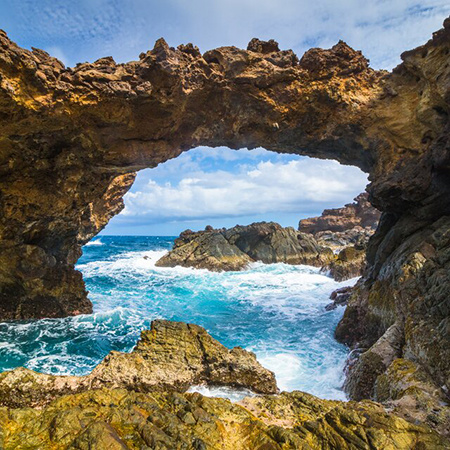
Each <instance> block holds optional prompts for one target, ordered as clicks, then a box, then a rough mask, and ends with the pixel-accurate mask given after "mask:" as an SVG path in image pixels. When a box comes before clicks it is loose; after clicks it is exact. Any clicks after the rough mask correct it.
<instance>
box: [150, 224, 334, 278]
mask: <svg viewBox="0 0 450 450" xmlns="http://www.w3.org/2000/svg"><path fill="white" fill-rule="evenodd" d="M333 260H334V255H333V252H332V251H331V250H330V249H329V248H326V247H321V246H320V245H318V244H317V242H316V241H315V239H314V238H313V237H312V236H310V235H308V234H306V233H300V232H298V231H296V230H294V228H292V227H287V228H283V227H282V226H281V225H279V224H277V223H275V222H256V223H252V224H251V225H247V226H241V225H236V226H235V227H233V228H229V229H225V228H223V229H218V230H216V229H212V228H211V227H207V228H206V229H205V230H204V231H197V232H195V233H194V232H192V231H190V230H186V231H184V232H183V233H181V235H180V237H179V238H178V239H176V240H175V243H174V246H173V249H172V250H171V251H170V252H169V253H168V254H166V255H164V256H163V257H162V258H161V259H159V260H158V261H157V262H156V265H157V266H163V267H164V266H165V267H174V266H184V267H195V268H203V269H209V270H215V271H221V270H240V269H243V268H245V267H246V266H248V264H249V263H251V262H255V261H260V262H263V263H265V264H271V263H279V262H282V263H286V264H307V265H311V266H317V267H322V266H324V265H327V264H328V263H330V262H331V261H333Z"/></svg>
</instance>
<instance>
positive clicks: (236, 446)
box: [0, 389, 448, 450]
mask: <svg viewBox="0 0 450 450" xmlns="http://www.w3.org/2000/svg"><path fill="white" fill-rule="evenodd" d="M0 416H1V418H2V420H1V421H0V434H1V435H2V436H3V442H2V448H4V449H5V450H11V449H15V448H36V449H48V448H52V449H55V450H60V449H61V450H62V449H92V450H103V449H105V450H106V449H110V448H111V449H123V448H128V449H136V450H137V449H143V448H158V449H182V448H186V449H193V450H198V449H209V448H211V449H216V448H217V449H219V448H221V449H229V450H232V449H233V450H241V449H242V450H244V449H257V448H258V449H263V448H264V449H274V450H275V449H292V450H294V449H295V450H299V449H303V450H326V449H330V450H331V449H336V448H339V449H352V450H356V449H366V448H367V449H368V448H370V449H383V450H384V449H387V448H395V449H399V450H401V449H405V450H406V449H407V450H410V449H417V450H418V449H424V450H426V449H430V450H444V449H445V448H447V447H446V446H447V445H448V441H446V440H445V439H444V438H442V437H439V435H437V434H436V433H435V432H433V431H432V430H431V429H430V428H428V427H426V426H423V425H414V424H411V423H408V422H407V421H405V420H403V419H401V418H399V417H397V416H395V415H393V414H387V413H386V412H385V411H384V409H383V408H382V407H381V406H380V405H377V404H376V403H372V402H363V403H359V404H356V403H354V402H349V403H345V402H336V401H327V400H321V399H318V398H316V397H314V396H312V395H309V394H305V393H302V392H292V393H289V394H288V393H284V394H282V395H277V396H264V397H258V398H247V399H244V401H242V402H241V403H240V404H233V403H231V402H230V401H228V400H224V399H220V398H206V397H203V396H201V395H200V394H180V393H173V392H172V393H167V392H151V393H145V394H144V393H137V392H133V391H127V390H123V389H122V390H121V389H112V390H111V389H101V390H96V391H91V392H85V393H81V394H77V395H67V396H63V397H61V398H58V399H56V400H55V401H53V402H52V403H50V404H49V405H48V406H46V407H45V408H43V409H40V410H32V409H29V408H28V409H26V408H25V409H11V408H9V409H7V408H1V409H0ZM187 417H189V419H188V420H186V418H187Z"/></svg>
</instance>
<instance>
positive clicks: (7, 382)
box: [0, 320, 278, 407]
mask: <svg viewBox="0 0 450 450" xmlns="http://www.w3.org/2000/svg"><path fill="white" fill-rule="evenodd" d="M198 384H207V385H212V386H232V387H237V388H248V389H251V390H253V391H254V392H257V393H266V394H267V393H270V394H273V393H276V392H277V391H278V389H277V385H276V381H275V376H274V374H273V373H272V372H270V371H269V370H267V369H265V368H264V367H262V366H261V365H260V364H259V363H258V361H257V360H256V357H255V355H254V354H253V353H251V352H248V351H246V350H243V349H242V348H240V347H235V348H233V349H231V350H229V349H227V348H226V347H224V346H223V345H222V344H220V343H219V342H217V341H216V340H215V339H213V338H212V337H211V336H210V335H209V334H208V333H207V332H206V331H205V330H204V329H203V328H202V327H199V326H197V325H192V324H185V323H182V322H169V321H165V320H154V321H153V322H152V326H151V329H150V330H147V331H143V332H142V334H141V339H140V340H139V341H138V343H137V345H136V347H135V348H134V349H133V351H132V352H131V353H120V352H111V353H109V355H108V356H106V358H105V359H104V360H103V361H102V362H101V363H100V364H99V365H98V366H97V367H95V369H94V370H93V371H92V372H91V373H90V374H89V375H85V376H80V377H77V376H58V375H47V374H43V373H38V372H34V371H32V370H29V369H24V368H18V369H14V370H11V371H8V372H3V373H1V374H0V404H1V405H6V406H13V407H17V406H39V405H43V404H47V403H48V402H49V401H51V400H52V399H53V398H54V397H56V396H58V395H62V394H67V393H71V392H82V391H86V390H92V389H100V388H103V387H108V388H116V387H120V388H128V389H133V390H138V391H143V392H148V391H151V390H157V389H159V390H163V389H166V390H168V389H173V390H179V391H185V390H187V389H188V388H189V387H190V386H192V385H198Z"/></svg>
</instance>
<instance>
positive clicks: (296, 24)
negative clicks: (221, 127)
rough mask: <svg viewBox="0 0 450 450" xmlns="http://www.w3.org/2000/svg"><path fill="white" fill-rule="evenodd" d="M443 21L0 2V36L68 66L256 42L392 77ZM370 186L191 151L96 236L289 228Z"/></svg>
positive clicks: (348, 7) (425, 4) (139, 184)
mask: <svg viewBox="0 0 450 450" xmlns="http://www.w3.org/2000/svg"><path fill="white" fill-rule="evenodd" d="M448 15H450V2H449V1H448V0H421V1H416V0H371V1H367V0H340V1H336V0H315V1H310V0H308V1H306V0H223V1H214V0H190V1H186V0H164V1H162V0H77V1H72V0H66V1H62V0H51V1H47V0H0V28H2V29H4V30H5V31H6V32H7V33H8V35H9V37H10V38H11V39H12V40H14V41H15V42H17V43H18V44H19V45H21V46H23V47H26V48H30V47H31V46H33V47H38V48H43V49H45V50H47V51H48V52H49V53H51V54H52V55H53V56H56V57H58V58H59V59H61V60H62V61H63V62H64V63H65V64H66V65H69V66H73V65H75V64H76V63H77V62H83V61H94V60H95V59H98V58H100V57H103V56H110V55H111V56H113V57H114V59H115V60H116V61H117V62H125V61H129V60H135V59H138V55H139V53H141V52H142V51H146V50H148V49H150V48H152V47H153V44H154V42H155V41H156V40H157V39H158V38H160V37H164V38H165V39H166V41H167V42H168V43H169V44H170V45H173V46H177V45H178V44H181V43H187V42H193V43H194V44H196V45H198V46H199V47H200V50H201V51H206V50H208V49H210V48H214V47H218V46H221V45H236V46H238V47H243V48H245V47H246V45H247V43H248V42H249V41H250V39H251V38H253V37H259V38H261V39H271V38H273V39H275V40H277V41H278V42H279V43H280V47H281V48H283V49H287V48H292V49H293V50H294V51H295V52H296V53H297V54H298V55H299V56H301V55H302V54H303V52H304V51H305V50H307V49H308V48H310V47H325V48H327V47H330V46H332V45H333V44H334V43H336V42H337V41H338V40H339V39H343V40H345V41H346V42H347V43H348V44H350V45H351V46H352V47H354V48H356V49H359V50H362V51H363V53H364V54H365V56H366V57H368V58H369V59H370V61H371V65H372V67H374V68H377V69H378V68H384V69H392V68H393V67H394V66H396V65H397V64H398V63H399V62H400V58H399V55H400V53H401V52H402V51H404V50H407V49H410V48H413V47H415V46H417V45H420V44H422V43H424V42H426V41H427V40H428V39H429V38H430V36H431V33H432V32H433V31H435V30H437V29H439V28H440V27H441V26H442V22H443V20H444V18H445V17H446V16H448ZM366 182H367V180H366V177H365V175H364V174H363V173H362V172H361V171H359V170H358V169H356V168H353V167H346V166H340V165H339V164H338V163H336V162H334V161H319V160H312V159H309V158H301V157H297V156H290V155H276V154H273V153H269V152H266V151H265V150H263V149H258V150H253V151H247V150H240V151H232V150H229V149H226V148H219V149H209V148H199V149H195V150H192V151H190V152H188V153H186V154H183V155H182V156H181V157H179V158H177V159H176V160H173V161H168V162H167V163H165V164H162V165H161V166H159V167H157V168H156V169H151V170H150V169H149V170H145V171H142V172H141V173H140V174H139V175H138V178H137V181H136V183H135V184H134V186H133V188H132V190H131V192H130V193H129V194H127V195H126V197H125V204H126V208H125V211H124V212H123V213H122V214H120V215H119V216H117V217H115V218H114V219H113V220H112V221H111V222H110V224H109V225H108V227H107V228H106V229H105V231H104V233H107V234H150V235H151V234H161V235H176V234H178V233H179V232H180V231H182V230H183V229H185V228H192V229H200V228H203V227H204V226H205V225H207V224H211V225H214V226H231V225H234V224H236V223H241V224H245V223H250V222H252V221H257V220H275V221H278V222H280V223H282V224H283V225H293V226H296V225H297V223H298V220H299V219H300V218H302V217H307V216H310V215H317V214H319V213H320V212H321V211H322V209H324V208H327V207H337V206H341V205H342V204H344V203H346V202H348V201H351V199H352V198H353V197H354V196H355V195H357V194H358V193H359V192H361V191H362V190H363V189H364V186H365V184H366Z"/></svg>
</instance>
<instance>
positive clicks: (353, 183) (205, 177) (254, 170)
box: [122, 158, 367, 223]
mask: <svg viewBox="0 0 450 450" xmlns="http://www.w3.org/2000/svg"><path fill="white" fill-rule="evenodd" d="M366 184H367V176H366V174H364V173H363V172H361V171H360V170H359V169H357V168H355V167H349V166H343V165H340V164H339V163H337V162H335V161H319V160H314V159H309V158H304V159H300V160H293V161H290V162H288V163H281V162H275V163H273V162H270V161H265V162H260V163H258V164H256V165H254V166H253V167H251V168H250V169H247V170H241V171H239V172H238V173H232V172H227V171H214V172H203V171H195V172H193V173H189V174H186V176H185V177H183V178H182V179H181V180H180V181H179V182H177V183H176V184H171V183H167V182H161V183H157V182H156V181H154V180H152V179H150V180H148V182H147V184H146V185H144V186H143V187H142V188H141V189H140V190H139V191H137V192H129V193H128V194H127V195H126V196H125V205H126V206H125V210H124V212H123V213H122V214H123V216H124V219H125V218H127V219H134V220H139V221H148V222H151V223H154V222H164V221H173V220H195V219H203V218H218V217H239V216H251V215H258V214H266V213H273V214H274V215H275V214H277V213H285V212H289V213H292V212H296V213H298V214H299V215H300V214H301V212H302V211H305V210H306V211H310V210H312V209H321V205H327V206H328V205H329V204H330V203H331V204H337V205H341V204H344V203H345V202H347V201H348V200H349V199H351V198H353V197H354V196H355V195H357V194H359V193H360V192H361V191H363V190H364V188H365V185H366Z"/></svg>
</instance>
